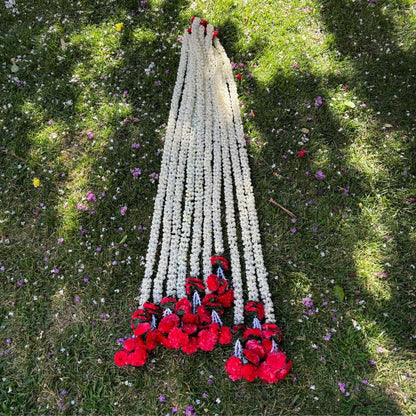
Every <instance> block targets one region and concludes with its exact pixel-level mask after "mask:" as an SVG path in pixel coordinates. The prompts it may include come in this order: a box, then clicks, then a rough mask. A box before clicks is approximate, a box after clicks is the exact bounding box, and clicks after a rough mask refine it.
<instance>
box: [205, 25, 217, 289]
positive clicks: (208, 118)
mask: <svg viewBox="0 0 416 416" xmlns="http://www.w3.org/2000/svg"><path fill="white" fill-rule="evenodd" d="M213 32H214V28H213V26H212V25H211V24H208V25H207V35H206V37H205V45H204V46H205V54H206V62H205V65H204V67H205V68H206V73H205V77H206V79H205V81H206V84H205V87H206V92H204V94H207V100H205V135H204V147H205V150H204V206H203V216H204V219H203V221H204V225H203V227H204V230H203V250H202V272H203V276H204V282H205V284H206V279H207V277H208V276H209V275H210V274H211V269H212V265H211V256H212V255H213V252H212V217H213V214H212V209H213V205H214V204H215V203H217V201H214V200H213V192H212V186H213V179H212V160H213V157H212V139H213V115H212V100H211V99H210V98H211V89H212V82H211V77H212V66H213V56H212V34H213Z"/></svg>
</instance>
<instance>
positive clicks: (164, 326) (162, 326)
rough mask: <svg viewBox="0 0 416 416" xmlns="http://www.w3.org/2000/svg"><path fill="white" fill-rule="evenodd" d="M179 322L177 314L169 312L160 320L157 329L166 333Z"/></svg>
mask: <svg viewBox="0 0 416 416" xmlns="http://www.w3.org/2000/svg"><path fill="white" fill-rule="evenodd" d="M179 324H180V319H179V316H178V315H176V313H171V314H170V315H167V316H165V317H164V318H162V319H161V320H160V322H159V326H158V330H159V331H160V332H164V333H165V334H167V333H168V332H170V330H171V329H172V328H174V327H178V326H179Z"/></svg>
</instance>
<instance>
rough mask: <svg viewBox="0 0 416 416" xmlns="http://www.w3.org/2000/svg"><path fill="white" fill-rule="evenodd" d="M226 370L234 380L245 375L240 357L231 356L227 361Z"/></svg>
mask: <svg viewBox="0 0 416 416" xmlns="http://www.w3.org/2000/svg"><path fill="white" fill-rule="evenodd" d="M225 370H226V371H227V374H228V376H229V377H230V378H231V380H233V381H235V380H239V379H240V378H242V377H243V363H242V361H241V360H240V359H239V358H238V357H235V356H232V357H230V358H229V359H228V360H227V361H226V363H225Z"/></svg>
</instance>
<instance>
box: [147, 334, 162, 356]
mask: <svg viewBox="0 0 416 416" xmlns="http://www.w3.org/2000/svg"><path fill="white" fill-rule="evenodd" d="M162 338H164V336H163V335H162V333H161V332H160V331H159V330H158V329H152V330H150V331H149V332H148V333H147V335H146V349H147V350H148V351H151V350H154V349H155V348H156V347H157V344H160V343H161V341H162Z"/></svg>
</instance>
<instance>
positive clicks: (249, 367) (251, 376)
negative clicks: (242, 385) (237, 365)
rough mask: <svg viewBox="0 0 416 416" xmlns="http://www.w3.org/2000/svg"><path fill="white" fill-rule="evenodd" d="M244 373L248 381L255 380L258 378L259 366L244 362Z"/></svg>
mask: <svg viewBox="0 0 416 416" xmlns="http://www.w3.org/2000/svg"><path fill="white" fill-rule="evenodd" d="M242 373H243V377H244V378H245V379H246V380H247V381H253V380H255V379H256V378H257V367H256V366H255V365H254V364H250V363H248V364H244V365H243V370H242Z"/></svg>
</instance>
